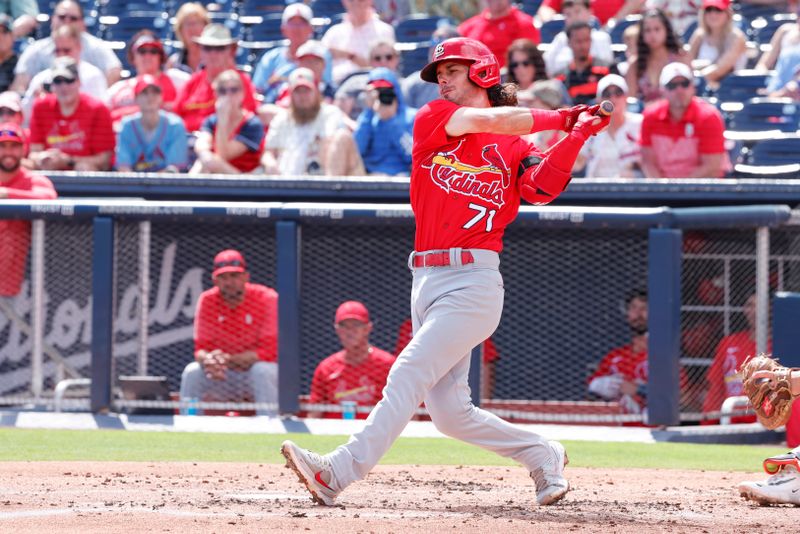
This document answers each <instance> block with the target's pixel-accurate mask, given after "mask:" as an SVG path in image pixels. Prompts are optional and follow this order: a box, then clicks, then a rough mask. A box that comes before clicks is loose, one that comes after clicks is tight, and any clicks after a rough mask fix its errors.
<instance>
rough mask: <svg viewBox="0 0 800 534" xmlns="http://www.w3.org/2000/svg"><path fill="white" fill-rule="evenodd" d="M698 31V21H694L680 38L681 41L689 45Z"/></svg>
mask: <svg viewBox="0 0 800 534" xmlns="http://www.w3.org/2000/svg"><path fill="white" fill-rule="evenodd" d="M696 29H697V21H696V20H693V21H692V23H691V24H689V25H688V26H687V27H686V29H685V30H684V31H683V35H681V36H680V38H681V41H683V42H684V43H688V42H689V40H690V39H691V38H692V34H693V33H694V31H695V30H696Z"/></svg>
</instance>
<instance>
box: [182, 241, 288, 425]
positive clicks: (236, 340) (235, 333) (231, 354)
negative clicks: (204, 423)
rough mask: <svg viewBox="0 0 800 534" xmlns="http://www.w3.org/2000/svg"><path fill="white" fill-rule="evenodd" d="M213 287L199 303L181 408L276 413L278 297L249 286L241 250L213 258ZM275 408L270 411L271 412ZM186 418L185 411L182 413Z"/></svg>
mask: <svg viewBox="0 0 800 534" xmlns="http://www.w3.org/2000/svg"><path fill="white" fill-rule="evenodd" d="M211 278H212V280H213V282H214V287H213V288H211V289H209V290H207V291H204V292H203V294H201V295H200V299H199V300H198V301H197V311H196V312H195V317H194V331H195V338H194V361H193V362H191V363H190V364H189V365H187V366H186V368H185V369H184V371H183V375H182V376H181V402H183V403H184V406H187V405H188V404H189V403H190V401H191V400H192V399H195V400H201V401H206V400H208V401H215V402H242V401H243V400H245V399H246V398H247V397H251V398H252V400H253V401H254V402H256V403H257V404H259V405H260V406H259V407H257V408H256V413H257V414H258V415H271V414H274V413H276V412H277V402H278V364H277V363H276V362H277V360H278V294H277V293H276V292H275V290H274V289H271V288H269V287H267V286H264V285H261V284H251V283H250V273H248V272H247V266H246V264H245V261H244V257H243V256H242V254H241V253H240V252H239V251H238V250H233V249H229V250H223V251H222V252H220V253H219V254H217V255H216V257H215V258H214V269H213V271H212V273H211ZM268 405H272V406H268ZM183 413H186V408H184V409H183Z"/></svg>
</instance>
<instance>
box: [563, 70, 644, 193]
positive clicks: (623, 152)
mask: <svg viewBox="0 0 800 534" xmlns="http://www.w3.org/2000/svg"><path fill="white" fill-rule="evenodd" d="M627 98H628V84H627V83H625V78H623V77H622V76H620V75H619V74H608V75H607V76H604V77H603V78H601V79H600V81H599V82H598V83H597V101H598V102H600V101H601V100H610V101H611V103H612V104H614V113H613V114H612V115H611V123H610V124H609V125H608V128H607V129H606V130H604V131H602V132H600V133H599V134H597V135H595V136H594V137H592V138H591V139H588V140H587V141H586V143H585V144H584V145H583V149H581V152H580V155H579V156H578V159H577V161H576V162H575V168H576V169H580V168H583V167H584V165H585V166H586V178H642V177H643V174H642V172H641V169H640V164H641V160H642V158H641V148H640V147H639V137H640V134H641V130H642V116H641V115H640V114H639V113H632V112H630V111H628V110H627Z"/></svg>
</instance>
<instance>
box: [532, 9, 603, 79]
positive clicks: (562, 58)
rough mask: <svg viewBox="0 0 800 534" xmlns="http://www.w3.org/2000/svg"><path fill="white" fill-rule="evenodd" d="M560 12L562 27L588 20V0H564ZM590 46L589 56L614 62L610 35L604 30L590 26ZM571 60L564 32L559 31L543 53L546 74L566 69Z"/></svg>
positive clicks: (590, 18) (553, 73) (590, 16)
mask: <svg viewBox="0 0 800 534" xmlns="http://www.w3.org/2000/svg"><path fill="white" fill-rule="evenodd" d="M561 13H562V14H563V15H564V27H565V28H567V27H569V25H570V24H572V23H573V22H578V21H580V22H590V21H591V20H592V11H591V9H589V0H564V2H563V3H562V4H561ZM591 35H592V47H591V48H590V49H589V53H590V54H591V56H592V57H593V58H594V59H596V60H599V61H600V62H604V63H605V64H606V65H611V64H613V63H614V53H613V52H612V50H611V36H609V35H608V34H607V33H606V32H604V31H600V30H595V29H594V28H592V33H591ZM571 62H572V48H570V47H569V43H568V42H567V34H566V32H563V31H562V32H559V34H558V35H556V36H555V37H554V38H553V42H552V43H551V45H550V48H549V49H548V50H547V51H546V52H545V53H544V63H545V66H546V67H547V75H548V76H550V77H553V76H555V75H556V74H558V73H560V72H562V71H565V70H567V68H568V67H569V64H570V63H571Z"/></svg>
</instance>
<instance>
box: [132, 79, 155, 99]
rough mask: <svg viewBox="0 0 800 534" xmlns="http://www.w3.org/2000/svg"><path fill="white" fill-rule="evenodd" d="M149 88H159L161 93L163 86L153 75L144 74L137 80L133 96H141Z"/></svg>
mask: <svg viewBox="0 0 800 534" xmlns="http://www.w3.org/2000/svg"><path fill="white" fill-rule="evenodd" d="M148 87H157V88H158V90H159V91H161V84H159V83H158V79H157V78H156V77H155V76H153V75H152V74H142V75H141V76H139V77H137V78H136V85H135V86H134V88H133V94H134V95H135V96H139V95H140V94H141V93H142V91H144V90H145V89H147V88H148Z"/></svg>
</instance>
